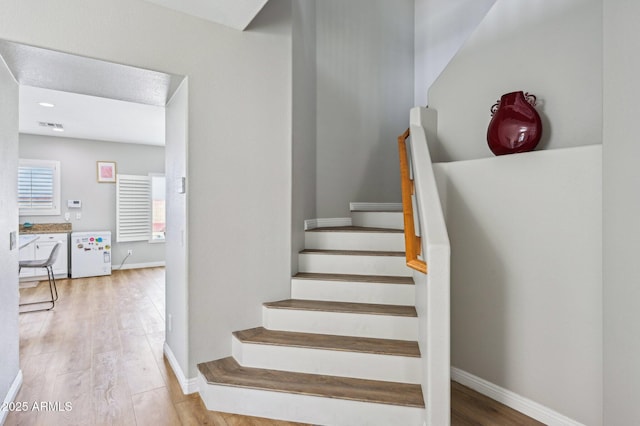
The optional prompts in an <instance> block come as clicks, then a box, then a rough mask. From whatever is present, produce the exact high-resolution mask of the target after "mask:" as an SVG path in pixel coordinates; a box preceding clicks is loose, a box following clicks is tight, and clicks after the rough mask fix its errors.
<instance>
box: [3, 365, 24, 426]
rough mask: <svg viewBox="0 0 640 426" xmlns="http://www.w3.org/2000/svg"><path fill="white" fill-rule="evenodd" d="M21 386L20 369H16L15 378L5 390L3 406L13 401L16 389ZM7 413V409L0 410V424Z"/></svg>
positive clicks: (16, 392)
mask: <svg viewBox="0 0 640 426" xmlns="http://www.w3.org/2000/svg"><path fill="white" fill-rule="evenodd" d="M21 386H22V370H18V374H16V378H15V379H14V380H13V383H11V386H10V387H9V391H8V392H7V396H6V397H5V398H4V403H3V404H2V405H3V406H6V405H7V404H9V403H11V402H13V401H14V400H15V399H16V395H18V391H19V390H20V387H21ZM8 415H9V411H5V410H2V411H0V425H3V424H4V421H5V420H7V416H8Z"/></svg>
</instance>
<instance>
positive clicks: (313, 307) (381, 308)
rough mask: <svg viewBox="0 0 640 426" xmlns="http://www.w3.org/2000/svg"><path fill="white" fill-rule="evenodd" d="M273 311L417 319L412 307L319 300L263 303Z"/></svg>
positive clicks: (289, 300) (414, 309)
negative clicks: (284, 310)
mask: <svg viewBox="0 0 640 426" xmlns="http://www.w3.org/2000/svg"><path fill="white" fill-rule="evenodd" d="M264 306H266V307H268V308H273V309H298V310H303V311H322V312H340V313H350V314H367V315H392V316H397V317H417V316H418V313H417V312H416V308H415V307H413V306H402V305H380V304H375V303H351V302H325V301H320V300H303V299H287V300H280V301H278V302H268V303H264Z"/></svg>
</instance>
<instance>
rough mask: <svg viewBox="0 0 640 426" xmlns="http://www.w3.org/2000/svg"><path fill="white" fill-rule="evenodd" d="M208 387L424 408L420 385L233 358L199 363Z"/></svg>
mask: <svg viewBox="0 0 640 426" xmlns="http://www.w3.org/2000/svg"><path fill="white" fill-rule="evenodd" d="M198 369H199V370H200V372H201V373H202V375H203V376H204V377H205V379H206V380H207V383H209V384H217V385H224V386H236V387H242V388H253V389H261V390H267V391H275V392H287V393H296V394H302V395H310V396H318V397H325V398H336V399H346V400H351V401H362V402H370V403H379V404H391V405H400V406H406V407H417V408H424V399H423V397H422V389H421V387H420V385H415V384H408V383H394V382H383V381H378V380H365V379H354V378H350V377H336V376H325V375H319V374H308V373H292V372H288V371H277V370H267V369H262V368H250V367H243V366H241V365H239V364H238V363H237V362H236V360H235V359H234V358H232V357H228V358H223V359H219V360H217V361H210V362H205V363H202V364H198Z"/></svg>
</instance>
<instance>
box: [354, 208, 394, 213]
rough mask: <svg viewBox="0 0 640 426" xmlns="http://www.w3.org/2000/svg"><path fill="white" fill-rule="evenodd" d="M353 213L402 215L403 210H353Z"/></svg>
mask: <svg viewBox="0 0 640 426" xmlns="http://www.w3.org/2000/svg"><path fill="white" fill-rule="evenodd" d="M351 213H402V210H400V209H398V210H392V209H384V210H351Z"/></svg>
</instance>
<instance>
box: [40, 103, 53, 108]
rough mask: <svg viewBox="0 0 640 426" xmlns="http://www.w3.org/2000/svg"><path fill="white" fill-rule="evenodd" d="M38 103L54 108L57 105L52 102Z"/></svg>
mask: <svg viewBox="0 0 640 426" xmlns="http://www.w3.org/2000/svg"><path fill="white" fill-rule="evenodd" d="M38 105H40V106H41V107H45V108H53V107H54V106H55V105H54V104H52V103H51V102H38Z"/></svg>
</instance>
